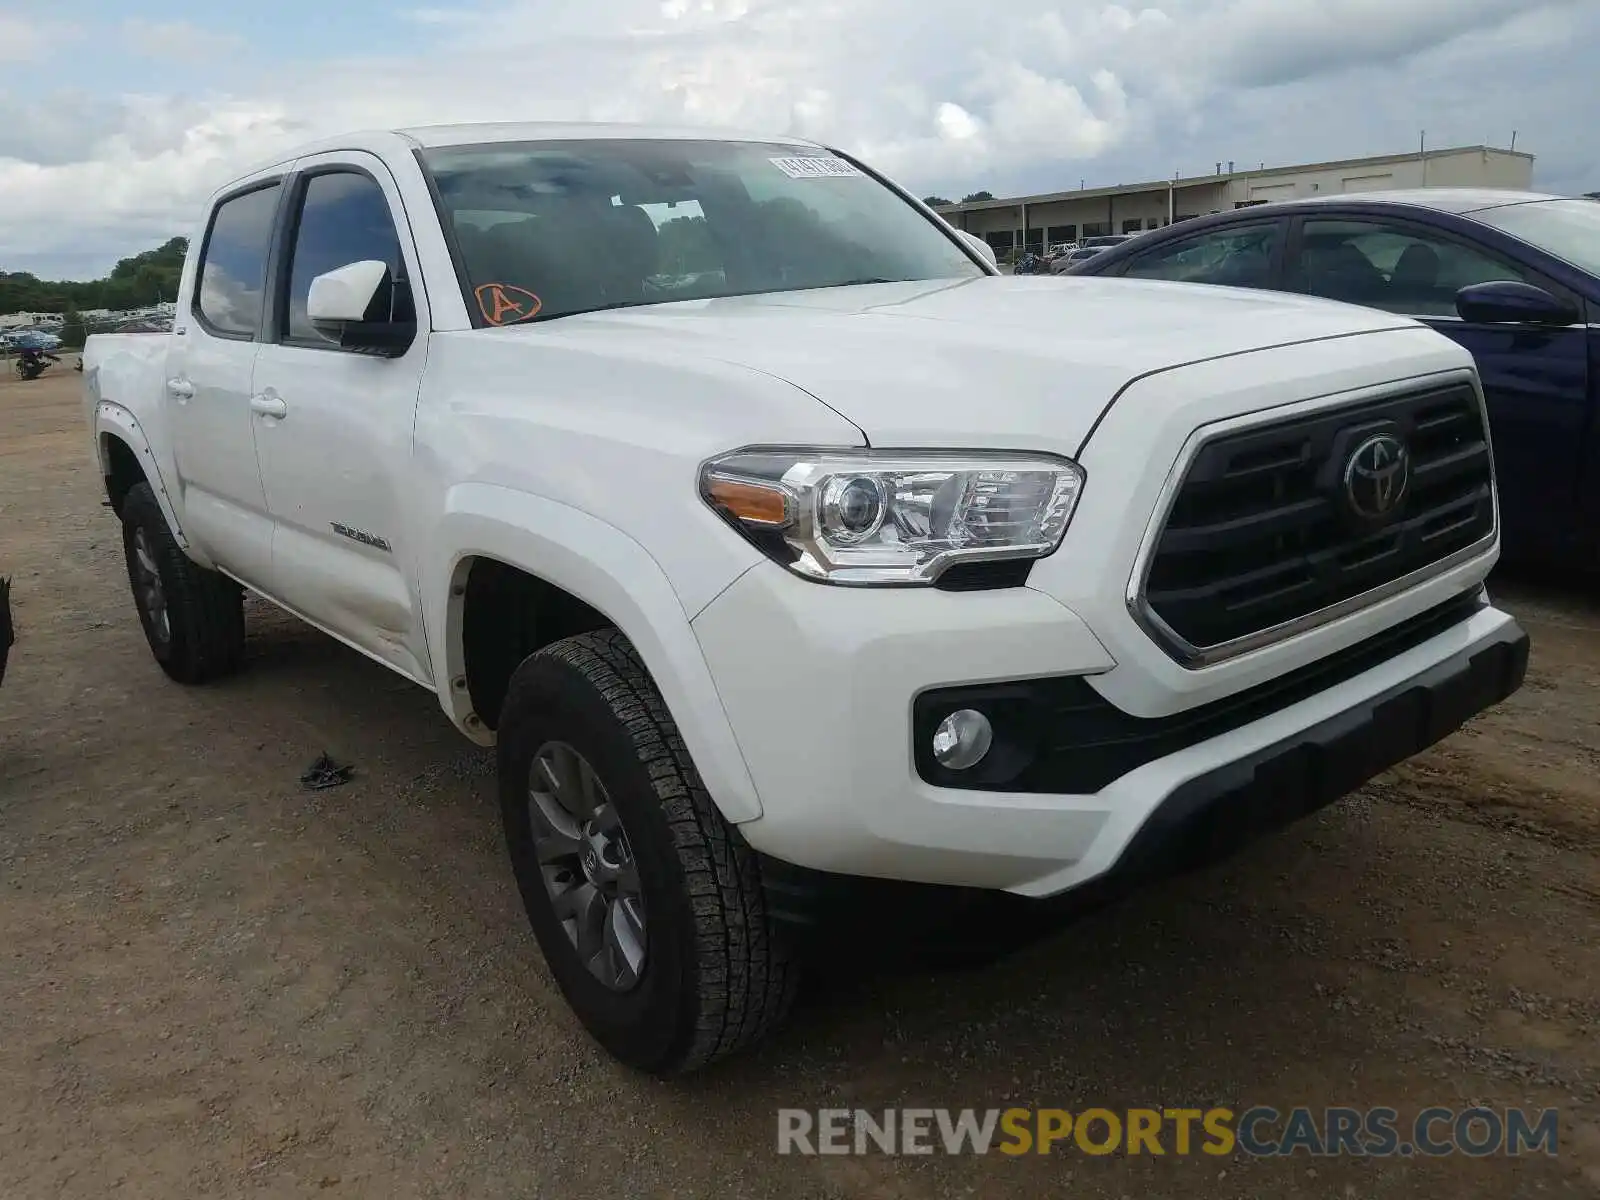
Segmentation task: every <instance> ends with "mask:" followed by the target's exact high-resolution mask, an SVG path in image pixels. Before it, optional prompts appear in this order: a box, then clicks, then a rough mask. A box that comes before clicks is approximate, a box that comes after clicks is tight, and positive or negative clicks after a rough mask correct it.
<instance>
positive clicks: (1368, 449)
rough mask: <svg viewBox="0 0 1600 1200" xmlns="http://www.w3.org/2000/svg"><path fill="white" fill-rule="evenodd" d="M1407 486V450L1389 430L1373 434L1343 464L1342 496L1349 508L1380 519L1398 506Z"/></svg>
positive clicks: (1408, 483)
mask: <svg viewBox="0 0 1600 1200" xmlns="http://www.w3.org/2000/svg"><path fill="white" fill-rule="evenodd" d="M1410 486H1411V453H1410V451H1408V450H1407V449H1406V444H1405V443H1404V442H1403V441H1401V440H1400V439H1399V438H1397V437H1395V436H1394V434H1392V433H1375V434H1373V435H1372V436H1371V437H1369V438H1367V439H1366V440H1365V441H1363V442H1362V443H1361V444H1360V445H1359V446H1357V447H1356V448H1355V450H1354V452H1352V453H1351V455H1350V457H1349V459H1347V460H1346V462H1345V464H1344V498H1345V503H1346V504H1348V505H1349V506H1350V511H1351V512H1353V513H1355V515H1356V516H1358V517H1361V518H1362V519H1364V520H1367V521H1376V520H1380V519H1382V518H1383V517H1387V516H1389V515H1390V514H1391V513H1393V512H1394V511H1395V509H1397V508H1399V507H1400V502H1401V501H1402V500H1404V499H1405V496H1406V489H1407V488H1409V487H1410Z"/></svg>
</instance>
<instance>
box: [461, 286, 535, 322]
mask: <svg viewBox="0 0 1600 1200" xmlns="http://www.w3.org/2000/svg"><path fill="white" fill-rule="evenodd" d="M473 294H474V295H475V296H477V298H478V310H479V311H480V312H481V313H483V319H484V320H485V321H487V322H489V324H491V325H509V324H511V323H512V322H514V321H526V320H527V319H528V318H529V317H531V316H534V315H535V314H536V313H538V311H539V309H540V308H541V307H543V302H542V301H541V300H540V299H539V297H537V296H535V295H534V294H533V293H532V292H530V291H526V290H524V289H523V288H519V287H512V286H511V285H510V284H507V283H486V284H483V285H482V286H481V287H477V288H474V289H473Z"/></svg>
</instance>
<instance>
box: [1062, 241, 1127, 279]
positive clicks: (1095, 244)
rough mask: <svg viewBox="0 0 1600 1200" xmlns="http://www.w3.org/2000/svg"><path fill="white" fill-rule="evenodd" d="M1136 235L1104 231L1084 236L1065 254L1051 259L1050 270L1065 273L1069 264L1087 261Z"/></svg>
mask: <svg viewBox="0 0 1600 1200" xmlns="http://www.w3.org/2000/svg"><path fill="white" fill-rule="evenodd" d="M1136 236H1137V235H1136V234H1132V233H1106V234H1100V235H1098V236H1096V237H1086V238H1084V239H1083V240H1082V241H1080V242H1079V243H1078V244H1077V245H1076V246H1075V247H1074V248H1073V249H1071V250H1069V251H1068V252H1067V253H1066V254H1063V255H1061V256H1060V257H1059V258H1055V259H1052V260H1051V261H1050V271H1051V273H1052V274H1055V275H1061V274H1063V273H1065V271H1066V269H1067V268H1068V267H1069V266H1072V265H1074V264H1076V263H1080V262H1087V261H1088V260H1089V259H1091V258H1093V257H1095V255H1097V254H1099V253H1101V252H1102V251H1104V250H1109V249H1111V248H1112V247H1113V246H1120V245H1122V244H1123V243H1124V242H1129V241H1132V240H1133V239H1134V238H1135V237H1136Z"/></svg>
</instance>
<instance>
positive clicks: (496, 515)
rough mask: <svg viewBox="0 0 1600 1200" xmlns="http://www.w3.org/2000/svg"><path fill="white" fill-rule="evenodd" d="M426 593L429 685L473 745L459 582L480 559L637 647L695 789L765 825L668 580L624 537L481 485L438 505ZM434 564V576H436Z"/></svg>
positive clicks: (596, 522)
mask: <svg viewBox="0 0 1600 1200" xmlns="http://www.w3.org/2000/svg"><path fill="white" fill-rule="evenodd" d="M433 537H434V542H433V545H434V547H436V548H437V549H436V552H433V553H428V554H427V556H426V558H425V560H424V561H425V562H427V563H429V564H430V566H429V567H427V568H425V569H424V578H423V587H422V592H423V596H424V601H423V603H424V620H425V621H426V624H427V628H429V629H436V630H440V631H441V632H442V634H443V636H442V637H440V638H438V639H437V640H433V639H430V641H431V642H432V656H433V658H434V664H433V665H434V678H435V679H437V680H439V681H440V684H441V686H440V688H439V697H440V701H441V703H442V704H443V706H444V708H445V711H446V713H448V714H449V716H450V719H451V720H452V721H453V722H455V724H456V726H457V727H458V728H460V729H461V730H462V731H463V732H464V733H466V734H467V736H468V737H470V738H472V739H473V740H474V741H477V742H479V743H482V744H488V743H489V742H491V741H492V735H491V734H490V733H489V732H488V731H487V730H486V729H485V728H484V727H483V723H482V720H481V719H480V718H478V717H477V716H476V715H475V714H474V713H473V712H472V701H471V699H470V697H469V696H468V695H467V692H466V689H465V687H464V686H462V685H461V682H460V681H462V680H464V677H465V670H466V663H465V653H464V649H463V643H462V625H463V615H464V612H465V591H466V577H467V573H468V571H469V570H470V566H471V561H472V560H473V559H475V558H491V559H497V560H499V561H501V562H503V563H505V564H507V565H508V566H513V567H516V568H517V569H519V570H522V571H526V572H528V573H529V574H530V575H535V576H537V577H538V578H540V579H542V580H544V581H545V582H546V583H550V584H553V585H554V586H556V587H559V588H562V589H564V590H566V591H568V592H570V593H571V594H572V595H574V596H576V597H578V599H580V600H582V601H583V602H584V603H586V604H588V605H589V606H590V607H591V608H594V609H595V610H596V611H597V612H600V613H601V614H603V615H604V616H605V617H607V618H608V619H609V620H610V621H611V622H612V623H613V624H614V625H616V627H617V628H618V629H620V630H621V631H622V632H623V633H624V634H625V635H627V637H628V639H629V640H630V641H631V642H632V643H633V645H634V648H635V649H636V650H637V651H638V653H639V657H640V658H641V659H642V660H643V661H644V665H645V667H646V669H647V670H649V672H650V675H651V678H652V679H653V680H654V681H655V684H656V687H657V688H659V689H660V691H661V696H662V699H663V700H665V701H666V705H667V709H668V711H669V712H671V713H672V716H673V719H674V721H676V723H677V725H678V729H679V732H680V733H681V734H682V735H683V740H684V744H685V745H686V746H687V747H688V750H689V753H690V755H691V756H692V757H693V758H694V762H695V766H696V767H697V768H698V769H699V772H700V777H701V779H702V780H704V782H705V785H706V788H707V789H708V790H709V792H710V793H711V798H712V799H713V800H714V801H715V802H716V805H717V807H718V809H720V810H721V812H722V815H723V816H724V817H726V818H727V819H728V820H729V821H731V822H735V823H738V822H742V821H751V820H754V819H755V818H757V817H759V816H760V815H761V802H760V799H759V798H758V796H757V794H756V788H755V783H754V781H753V780H752V779H751V776H750V769H749V767H748V766H747V765H746V763H745V760H744V754H743V752H742V751H741V750H740V749H739V743H738V741H737V739H736V738H735V737H734V733H733V726H732V724H731V723H730V722H729V720H728V714H727V712H726V710H725V709H724V708H723V704H722V697H721V696H720V695H719V694H718V692H717V686H716V682H715V680H713V679H712V676H711V669H710V667H709V666H708V665H707V664H706V659H705V655H704V653H703V652H702V651H701V649H700V642H699V639H697V638H696V637H695V634H694V629H693V628H692V626H691V625H690V624H689V615H688V613H686V612H685V611H684V608H683V604H682V602H681V601H680V600H679V598H678V593H677V591H676V590H675V589H674V588H673V586H672V583H671V581H670V580H669V579H668V578H667V576H666V573H665V572H664V571H663V570H662V569H661V566H660V564H658V563H657V562H656V560H655V559H654V558H653V557H651V555H650V552H649V551H648V550H646V549H645V548H644V546H642V545H640V544H639V543H638V542H637V541H635V540H634V539H633V538H632V537H630V536H629V535H628V534H626V533H624V532H623V531H622V530H620V529H618V528H617V527H616V526H614V525H610V524H608V523H606V522H605V521H602V520H600V519H599V518H597V517H593V516H591V515H589V514H588V513H585V512H582V511H580V510H578V509H576V508H572V507H570V506H568V505H565V504H560V503H557V502H555V501H552V500H548V499H546V498H544V497H542V496H536V495H533V494H531V493H527V492H520V491H516V490H514V489H511V488H506V487H501V486H499V485H497V484H488V483H464V484H458V485H457V486H455V487H452V488H451V489H450V490H449V491H448V492H447V493H446V496H445V512H444V516H443V517H442V518H441V520H440V521H439V524H438V525H437V527H436V528H435V530H434V535H433ZM435 563H437V564H439V566H438V567H437V568H434V567H433V566H432V565H431V564H435Z"/></svg>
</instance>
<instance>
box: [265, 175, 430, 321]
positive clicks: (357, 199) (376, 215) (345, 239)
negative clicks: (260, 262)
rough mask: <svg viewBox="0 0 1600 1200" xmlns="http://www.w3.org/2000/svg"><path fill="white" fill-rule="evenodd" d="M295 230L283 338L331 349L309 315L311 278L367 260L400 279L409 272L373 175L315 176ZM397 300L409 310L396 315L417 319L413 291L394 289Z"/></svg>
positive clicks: (392, 220) (310, 181)
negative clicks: (384, 265)
mask: <svg viewBox="0 0 1600 1200" xmlns="http://www.w3.org/2000/svg"><path fill="white" fill-rule="evenodd" d="M294 231H295V232H294V243H293V245H294V248H293V250H292V251H291V252H290V258H289V290H288V294H287V297H286V300H287V311H286V312H285V313H284V314H283V318H282V325H283V339H284V341H286V342H306V343H309V344H311V345H316V346H323V347H328V346H331V345H332V343H330V342H329V341H328V339H327V338H325V337H323V336H322V335H321V334H320V333H318V332H317V331H316V330H315V329H314V328H312V325H311V321H310V319H309V318H308V317H307V316H306V296H307V294H308V293H309V292H310V291H311V281H312V280H313V279H315V278H316V277H317V276H318V275H322V274H325V273H326V272H328V271H333V270H337V269H338V268H339V267H347V266H349V265H350V264H351V263H353V262H362V261H364V260H368V259H376V260H377V261H379V262H383V263H387V264H388V265H389V270H390V272H391V274H392V275H393V277H394V278H395V279H397V280H398V279H400V278H401V277H402V276H403V275H404V273H405V272H404V264H403V260H402V258H401V255H400V238H399V235H398V234H396V233H395V226H394V217H393V216H392V215H391V214H390V212H389V200H388V197H386V196H385V195H384V194H383V189H382V188H381V187H379V186H378V184H377V183H376V182H375V181H374V180H373V179H372V178H371V177H370V176H367V175H363V174H361V173H359V172H357V171H327V172H323V173H322V174H319V175H313V176H311V177H310V178H309V179H308V180H306V185H305V192H304V196H303V198H302V199H301V202H300V214H299V219H298V220H297V221H296V222H295V225H294ZM395 300H396V304H397V306H398V305H402V304H404V305H406V306H407V308H406V311H396V312H395V314H394V315H395V317H397V318H399V319H406V318H408V317H414V315H415V314H414V312H412V311H410V309H409V301H410V291H409V289H407V288H397V289H395Z"/></svg>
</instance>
